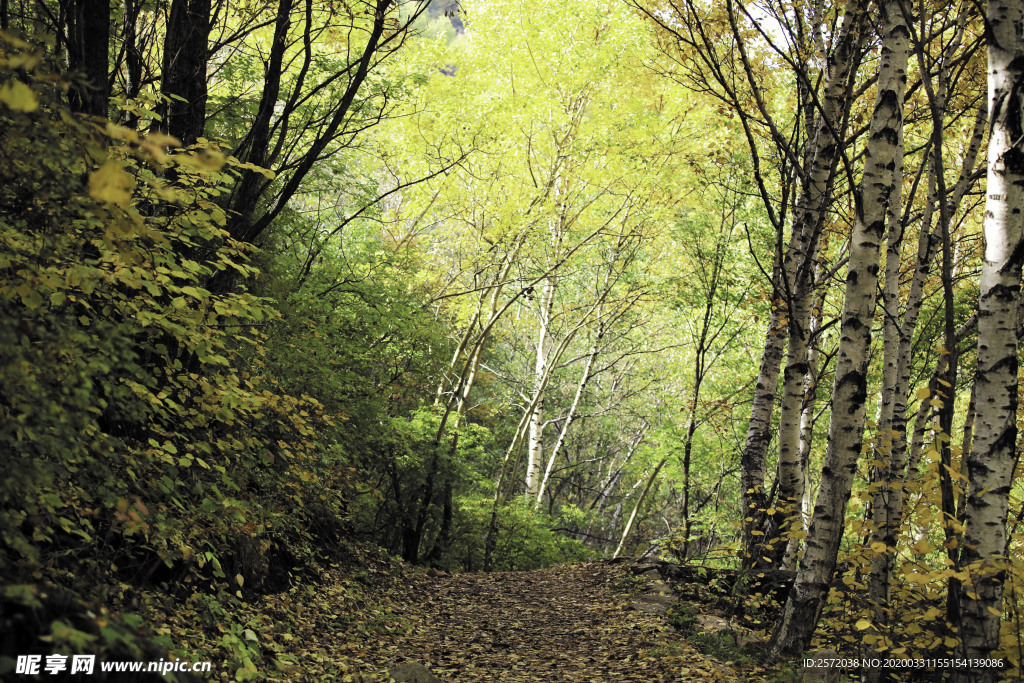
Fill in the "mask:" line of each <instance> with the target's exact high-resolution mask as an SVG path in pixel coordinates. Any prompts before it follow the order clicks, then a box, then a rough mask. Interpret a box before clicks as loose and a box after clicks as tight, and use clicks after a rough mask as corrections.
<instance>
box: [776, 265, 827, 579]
mask: <svg viewBox="0 0 1024 683" xmlns="http://www.w3.org/2000/svg"><path fill="white" fill-rule="evenodd" d="M820 270H821V269H820V267H819V268H818V271H819V272H818V273H817V274H816V276H815V277H816V278H818V277H820V275H821V273H820ZM825 294H826V292H825V290H824V288H822V289H821V290H820V292H819V294H818V299H817V301H816V302H815V305H814V309H813V310H812V311H811V324H810V326H809V329H810V340H809V344H810V348H809V349H808V351H807V375H806V377H805V378H804V387H803V406H802V408H801V410H800V444H799V448H798V450H797V459H798V462H799V467H800V472H799V474H800V477H801V479H802V480H803V481H802V484H801V496H800V508H799V517H796V518H795V521H796V522H797V523H798V524H799V526H796V525H794V526H792V527H791V528H790V529H789V531H790V537H789V540H788V541H787V543H786V550H785V553H784V554H783V556H782V562H781V567H782V568H783V569H792V568H793V566H794V565H795V564H796V555H797V553H798V552H799V551H800V545H801V543H800V538H799V536H798V535H796V534H794V533H793V532H794V531H800V530H803V529H804V528H806V526H807V523H808V522H810V520H811V507H812V503H811V490H810V485H809V476H808V474H809V472H808V468H809V467H810V460H811V446H812V440H813V437H814V410H815V408H816V401H815V399H816V398H817V386H818V372H819V368H818V364H819V361H820V358H821V349H820V348H819V346H818V343H819V342H820V339H819V336H820V334H821V322H822V317H823V314H822V311H823V310H824V308H825ZM794 514H796V511H794Z"/></svg>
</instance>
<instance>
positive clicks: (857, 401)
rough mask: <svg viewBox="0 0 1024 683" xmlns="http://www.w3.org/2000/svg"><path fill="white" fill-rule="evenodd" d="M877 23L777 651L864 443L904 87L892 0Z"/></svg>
mask: <svg viewBox="0 0 1024 683" xmlns="http://www.w3.org/2000/svg"><path fill="white" fill-rule="evenodd" d="M879 11H880V13H881V25H882V49H881V61H880V64H879V71H878V95H877V97H876V99H875V107H874V113H873V114H872V118H871V132H870V137H869V139H868V143H867V148H866V150H865V167H864V175H863V179H862V181H861V186H860V188H859V193H858V195H859V196H857V197H855V218H854V225H853V235H852V237H851V240H850V261H849V267H848V272H847V279H846V302H845V304H844V310H843V322H842V330H841V336H840V342H839V351H838V356H837V361H836V374H835V383H834V386H833V391H832V414H831V419H830V422H829V438H828V445H827V447H826V451H825V463H824V466H823V468H822V473H821V484H820V485H819V488H818V497H817V501H816V503H815V506H814V517H813V518H812V520H811V526H810V530H809V532H808V536H807V541H806V547H805V551H804V558H803V562H802V564H801V566H800V569H799V571H798V573H797V577H796V582H795V583H794V586H793V590H792V591H791V593H790V595H789V599H788V600H787V601H786V606H785V609H784V612H783V616H782V620H781V623H780V624H779V626H778V628H777V629H776V631H775V633H774V635H773V638H772V651H773V653H774V654H776V655H781V656H783V657H786V656H795V655H798V654H800V653H802V652H803V651H805V650H806V649H807V646H808V645H809V644H810V639H811V635H812V634H813V633H814V629H815V627H816V625H817V622H818V617H819V616H820V613H821V606H822V604H823V602H824V598H825V596H826V594H827V592H828V588H829V584H830V583H831V580H832V573H833V571H834V570H835V564H836V556H837V553H838V550H839V542H840V539H841V537H842V533H843V526H844V521H845V512H846V504H847V502H848V501H849V498H850V490H851V486H852V484H853V474H854V472H855V470H856V467H857V458H858V456H859V455H860V451H861V446H862V444H863V430H864V411H865V399H866V397H867V394H866V392H867V386H866V383H867V382H866V373H867V364H868V358H869V353H870V347H871V325H872V319H873V318H874V313H875V303H876V288H877V284H878V268H879V257H880V249H881V242H882V237H883V235H884V232H885V226H886V220H887V216H888V214H889V207H890V205H891V203H892V202H893V201H899V199H898V198H899V195H900V186H901V178H900V177H899V176H898V175H897V174H896V172H895V170H896V168H897V167H899V166H901V164H900V163H898V159H899V158H900V157H901V156H902V154H903V93H904V90H905V87H906V68H907V59H908V56H909V42H908V38H909V33H908V30H907V26H906V21H905V20H904V18H903V14H902V11H901V9H900V6H899V2H898V0H885V1H883V2H881V3H880V4H879Z"/></svg>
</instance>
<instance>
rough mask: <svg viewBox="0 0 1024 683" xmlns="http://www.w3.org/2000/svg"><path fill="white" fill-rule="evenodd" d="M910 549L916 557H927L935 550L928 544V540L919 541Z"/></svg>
mask: <svg viewBox="0 0 1024 683" xmlns="http://www.w3.org/2000/svg"><path fill="white" fill-rule="evenodd" d="M910 549H911V551H913V553H914V554H915V555H927V554H928V553H930V552H931V551H932V550H934V548H933V547H932V544H931V543H929V542H928V539H927V538H922V539H920V540H918V541H917V543H915V544H914V545H912V546H911V547H910Z"/></svg>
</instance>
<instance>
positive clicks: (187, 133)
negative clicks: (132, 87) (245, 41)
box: [162, 0, 210, 146]
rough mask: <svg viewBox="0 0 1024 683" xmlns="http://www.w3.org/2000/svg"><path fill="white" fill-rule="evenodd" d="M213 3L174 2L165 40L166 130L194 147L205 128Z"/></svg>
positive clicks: (164, 125) (175, 0)
mask: <svg viewBox="0 0 1024 683" xmlns="http://www.w3.org/2000/svg"><path fill="white" fill-rule="evenodd" d="M209 36H210V0H174V1H173V2H172V3H171V12H170V15H169V16H168V17H167V37H166V38H165V40H164V60H163V79H162V80H163V94H164V95H167V96H169V97H170V98H171V101H170V102H168V103H167V104H166V108H165V109H164V112H165V113H164V121H163V129H164V130H165V131H166V132H167V133H169V134H171V135H173V136H174V137H176V138H178V139H179V140H181V143H182V144H183V145H186V146H187V145H191V144H193V143H195V141H196V140H197V139H198V138H199V137H201V136H202V135H203V129H204V128H205V127H206V98H207V87H206V62H207V42H208V39H209Z"/></svg>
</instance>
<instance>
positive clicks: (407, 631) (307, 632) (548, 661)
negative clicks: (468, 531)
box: [254, 562, 750, 683]
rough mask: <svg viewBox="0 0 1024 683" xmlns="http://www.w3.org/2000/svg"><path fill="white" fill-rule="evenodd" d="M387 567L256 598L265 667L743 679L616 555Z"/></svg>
mask: <svg viewBox="0 0 1024 683" xmlns="http://www.w3.org/2000/svg"><path fill="white" fill-rule="evenodd" d="M385 574H386V572H381V578H380V579H379V580H376V579H374V577H373V576H370V575H366V576H361V577H360V576H358V575H357V577H356V579H355V580H353V579H352V578H351V577H348V576H347V575H344V574H343V573H341V572H339V574H338V575H337V576H336V577H334V579H333V580H329V581H328V582H327V583H325V584H324V585H322V586H320V587H318V589H317V590H315V591H312V592H307V593H300V594H295V593H291V594H287V593H286V594H281V595H278V596H267V597H266V598H265V600H264V601H263V604H262V605H259V606H257V605H254V608H257V609H258V610H259V612H258V614H255V615H254V618H257V619H261V620H265V622H266V623H265V627H264V628H263V629H261V631H262V638H261V640H262V643H261V644H262V645H263V647H264V652H266V653H267V654H268V657H267V659H266V663H267V664H271V663H272V664H273V669H274V670H273V671H266V672H265V675H266V676H267V677H269V678H270V679H272V680H298V679H306V680H314V679H316V680H330V679H334V680H340V681H364V680H387V673H386V672H387V670H388V668H389V667H393V666H395V665H396V664H400V663H402V662H408V661H413V662H419V663H421V664H423V665H425V666H426V667H427V668H428V669H430V671H431V672H432V673H433V674H434V675H435V676H437V677H438V678H439V679H440V680H442V681H573V682H576V681H607V682H609V683H613V682H623V683H628V682H631V681H636V682H638V683H639V682H643V683H649V682H653V681H691V680H697V681H731V680H749V676H748V675H745V674H749V673H750V672H749V671H747V672H737V671H736V670H735V669H734V668H732V667H731V666H729V665H727V664H725V663H723V662H720V661H717V660H715V659H714V658H712V657H709V656H707V655H704V654H701V653H700V652H698V651H697V650H696V649H694V648H693V646H691V645H690V644H689V643H688V642H686V641H685V640H683V639H682V638H681V637H680V636H679V635H678V634H677V633H676V632H675V631H674V629H672V627H671V626H669V624H668V622H667V620H666V616H665V614H664V613H663V612H661V611H658V610H643V609H637V608H636V606H637V603H636V600H635V599H636V597H637V596H638V595H639V594H641V593H643V591H644V590H645V589H646V588H648V586H647V585H645V584H646V583H647V582H648V581H649V579H647V578H645V575H637V574H634V573H633V572H632V571H630V567H629V565H628V564H626V563H623V564H610V563H604V562H594V563H588V564H580V565H572V566H559V567H552V568H549V569H542V570H536V571H529V572H507V573H490V574H468V573H467V574H442V573H439V572H429V573H427V572H422V571H420V570H404V571H402V573H401V575H400V576H399V577H397V578H395V577H392V576H388V577H387V578H384V576H385ZM361 585H368V586H371V587H372V588H370V589H368V590H364V589H363V588H360V586H361ZM374 586H375V587H374ZM354 596H355V597H354Z"/></svg>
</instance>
